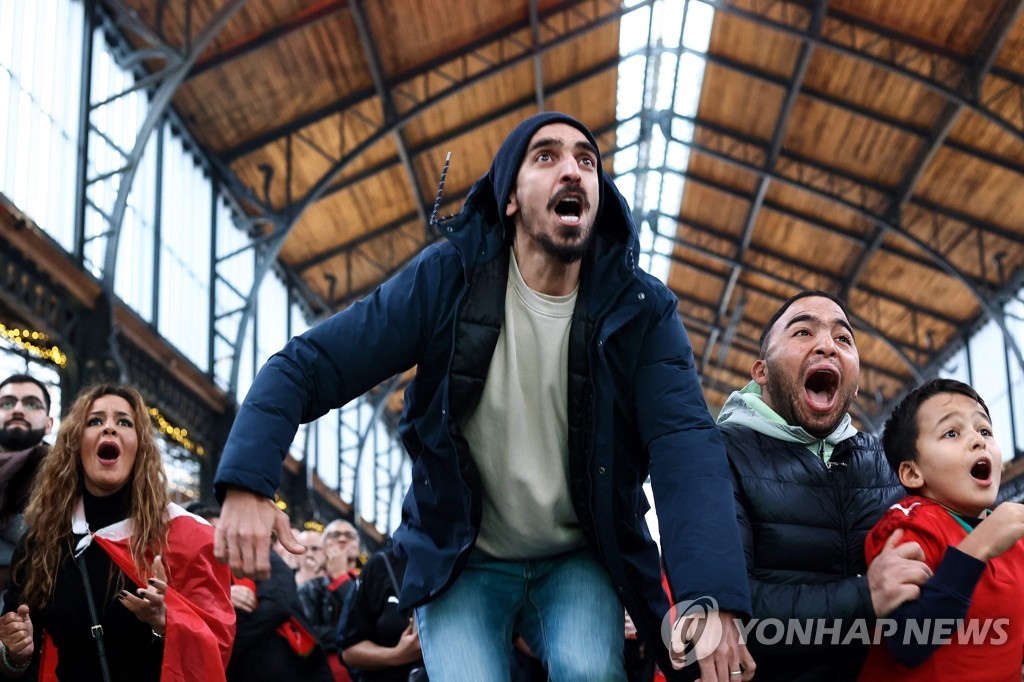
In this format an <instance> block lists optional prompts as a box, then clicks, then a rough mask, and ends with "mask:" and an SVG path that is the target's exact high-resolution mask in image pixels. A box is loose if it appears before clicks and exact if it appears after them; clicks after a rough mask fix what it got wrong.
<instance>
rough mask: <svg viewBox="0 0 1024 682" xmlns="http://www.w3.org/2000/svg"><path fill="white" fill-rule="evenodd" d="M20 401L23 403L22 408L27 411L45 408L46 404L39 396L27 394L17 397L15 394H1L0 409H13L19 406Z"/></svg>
mask: <svg viewBox="0 0 1024 682" xmlns="http://www.w3.org/2000/svg"><path fill="white" fill-rule="evenodd" d="M18 403H21V409H22V410H24V411H25V412H35V411H37V410H45V409H46V405H44V404H43V401H42V400H40V399H39V398H33V397H32V396H26V397H24V398H15V397H14V396H13V395H5V396H0V410H13V409H14V408H15V407H17V405H18Z"/></svg>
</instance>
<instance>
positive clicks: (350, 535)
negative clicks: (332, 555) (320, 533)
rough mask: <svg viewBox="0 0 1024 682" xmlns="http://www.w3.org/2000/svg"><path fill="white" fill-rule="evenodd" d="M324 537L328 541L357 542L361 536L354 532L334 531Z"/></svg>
mask: <svg viewBox="0 0 1024 682" xmlns="http://www.w3.org/2000/svg"><path fill="white" fill-rule="evenodd" d="M324 537H325V538H326V539H328V540H340V539H341V538H345V539H346V540H355V539H356V538H357V537H359V534H358V533H356V532H355V531H354V530H332V531H331V532H330V533H324Z"/></svg>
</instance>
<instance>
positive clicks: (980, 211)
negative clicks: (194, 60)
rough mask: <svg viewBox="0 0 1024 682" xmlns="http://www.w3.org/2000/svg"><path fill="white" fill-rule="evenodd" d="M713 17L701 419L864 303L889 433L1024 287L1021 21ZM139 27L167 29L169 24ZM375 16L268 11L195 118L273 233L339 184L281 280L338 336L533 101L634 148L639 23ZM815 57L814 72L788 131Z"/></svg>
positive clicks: (449, 3)
mask: <svg viewBox="0 0 1024 682" xmlns="http://www.w3.org/2000/svg"><path fill="white" fill-rule="evenodd" d="M697 1H698V0H693V2H697ZM709 1H710V2H711V3H712V4H714V5H717V6H719V11H717V13H716V15H715V19H714V23H713V25H712V31H711V41H710V46H709V57H708V60H707V66H706V69H705V71H704V75H703V81H702V90H701V93H700V99H699V102H698V106H697V108H696V114H695V119H694V120H693V121H688V120H687V119H686V117H682V116H677V117H676V118H675V119H673V120H671V121H669V122H668V125H667V126H666V128H665V129H666V130H670V131H671V136H672V138H673V139H674V140H675V142H673V144H672V145H671V149H672V152H671V153H670V162H674V161H676V160H677V159H680V158H681V157H682V152H680V149H681V148H682V147H683V146H689V147H690V150H689V156H688V158H689V164H688V166H687V168H686V171H685V173H686V174H687V176H688V177H687V179H686V180H685V182H684V185H683V193H682V199H681V201H680V205H679V210H678V213H676V217H677V227H676V229H675V232H674V234H671V235H664V236H666V237H668V238H670V239H671V241H672V244H673V246H672V249H671V261H672V262H671V265H670V267H669V270H668V283H669V286H670V287H671V288H672V289H673V290H674V291H676V292H677V293H678V295H679V297H680V312H681V315H682V316H683V319H684V320H685V321H686V323H687V325H688V329H689V331H690V336H691V338H692V340H693V345H694V349H695V352H696V353H697V357H698V358H699V359H701V358H703V357H705V356H707V358H708V362H707V363H706V366H704V367H702V370H703V378H704V381H705V392H706V396H707V399H708V401H709V403H710V404H711V405H712V407H713V408H715V409H717V406H718V405H720V404H721V402H722V401H724V399H725V398H726V397H727V395H728V389H729V387H732V388H736V387H739V386H741V385H742V384H743V383H745V382H746V380H747V378H748V377H749V369H750V364H751V363H752V362H753V360H754V359H755V358H756V353H757V337H758V335H759V334H760V328H761V326H762V325H763V324H764V323H765V321H766V320H767V319H768V317H769V316H770V315H771V313H772V312H773V311H774V310H775V308H776V307H777V306H778V305H779V304H780V303H781V302H782V301H783V300H784V299H785V298H787V297H788V296H789V295H791V294H792V293H795V292H796V291H797V290H798V289H800V288H805V287H822V288H827V289H831V290H835V291H845V290H847V289H849V291H848V293H849V299H850V303H851V308H852V312H853V313H854V315H855V316H856V318H857V319H858V320H859V324H860V328H859V329H858V343H859V346H860V349H861V354H862V359H863V362H864V372H863V385H862V392H861V393H862V395H861V397H860V398H858V403H857V405H858V407H857V410H858V414H859V415H860V417H859V418H863V419H867V420H871V419H873V418H875V416H877V415H878V413H879V412H880V411H881V410H883V409H885V406H886V404H887V403H888V401H890V400H892V399H893V398H894V397H896V396H898V394H899V393H900V392H901V391H902V390H904V389H905V388H906V386H907V384H908V383H909V382H912V381H913V380H914V376H915V373H916V372H920V371H923V370H926V369H928V368H929V366H930V365H931V364H932V363H934V362H936V361H937V360H938V359H939V358H940V357H942V353H943V351H944V349H945V348H946V347H947V346H948V345H949V344H950V343H954V342H955V341H956V340H957V339H959V338H960V334H961V333H962V330H963V329H964V328H967V327H970V326H971V325H972V324H975V322H976V321H977V320H978V319H979V316H980V315H982V313H983V311H984V309H985V306H984V305H983V303H982V301H980V300H979V297H981V298H984V297H985V296H991V294H992V292H993V291H995V290H998V289H999V288H1000V287H1001V286H1003V285H1004V284H1005V283H1006V282H1007V281H1008V280H1009V278H1011V277H1013V276H1015V275H1019V273H1020V272H1022V270H1024V247H1022V243H1024V227H1021V226H1022V225H1024V199H1022V198H1021V197H1022V194H1021V192H1020V191H1019V189H1018V188H1019V187H1020V185H1021V180H1022V176H1024V104H1022V103H1021V102H1022V100H1021V98H1020V97H1019V94H1020V89H1021V88H1020V86H1019V85H1018V83H1020V82H1024V76H1021V75H1018V74H1024V22H1021V21H1020V20H1019V19H1018V20H1017V21H1016V22H1015V23H1014V24H1013V25H1012V26H1006V27H1001V26H1000V25H999V22H1000V21H1001V20H1002V19H1003V18H1005V17H1006V16H1009V15H1008V14H1006V13H1005V10H1006V8H1007V6H1006V5H1005V3H1004V1H1003V0H919V1H918V2H914V3H900V2H892V1H891V0H832V2H830V3H828V6H827V12H826V13H825V16H824V19H823V22H822V26H821V29H820V32H819V33H817V34H814V35H811V36H806V35H803V34H805V33H806V32H807V31H808V30H809V28H810V26H811V17H812V11H811V10H812V9H813V7H814V3H813V2H811V0H733V1H730V0H709ZM223 2H224V0H191V2H189V3H166V4H164V3H161V5H164V6H165V10H164V12H163V15H162V17H161V19H160V21H161V30H162V31H163V34H164V35H165V36H166V37H167V38H168V40H169V41H171V42H172V43H174V42H175V41H178V43H179V44H180V42H181V41H182V40H183V36H184V33H185V24H186V21H191V22H192V23H191V25H192V27H193V28H192V31H193V32H194V31H195V30H196V27H197V26H199V25H201V23H202V22H205V21H207V20H208V19H209V17H211V16H212V15H213V13H214V12H215V11H216V10H217V9H218V8H219V7H220V6H221V5H223ZM129 4H131V5H133V6H134V7H136V8H137V9H138V11H139V13H140V16H141V17H142V19H143V20H144V21H146V22H147V23H150V25H151V26H155V25H156V24H155V22H156V21H157V16H156V9H155V7H156V5H155V4H154V3H145V2H143V1H142V0H130V2H129ZM186 6H189V7H191V16H190V18H189V19H186V17H185V10H184V8H185V7H186ZM359 8H360V9H361V11H362V13H363V14H364V15H365V17H366V21H367V27H368V33H369V37H370V40H371V43H372V44H371V46H370V53H369V54H368V53H367V50H366V46H365V45H364V44H363V40H362V38H361V36H360V34H359V31H358V30H357V24H356V21H355V19H354V15H353V12H352V11H351V7H350V6H349V4H348V2H345V1H343V0H250V1H249V2H247V3H246V4H245V5H244V6H243V8H242V9H241V10H240V11H239V12H238V13H237V15H236V16H235V17H233V18H232V19H231V21H229V22H228V24H227V26H226V28H225V29H224V30H223V31H222V33H221V34H220V35H218V36H217V38H216V39H215V41H214V42H213V44H212V46H211V47H210V49H208V50H207V52H206V54H204V55H203V56H202V58H201V59H200V60H199V63H198V65H197V68H196V69H194V71H195V73H196V75H194V76H193V77H191V78H190V79H188V80H187V81H186V82H185V84H184V85H183V87H182V88H181V89H180V91H179V92H178V94H177V96H176V98H175V107H176V109H177V110H178V112H179V114H180V115H181V117H182V120H183V121H184V122H185V124H186V125H187V126H189V128H190V130H191V132H192V134H193V135H194V136H195V137H196V139H197V140H198V141H199V142H200V144H201V145H203V146H204V148H206V149H207V150H208V151H209V152H210V153H211V154H213V155H214V156H219V157H220V158H222V159H223V160H224V161H225V163H226V164H229V167H230V169H231V171H232V172H233V173H235V174H236V175H237V177H238V179H239V180H240V181H241V182H242V183H243V184H244V185H245V186H247V187H248V188H249V189H250V190H251V192H252V193H253V195H255V196H256V197H257V198H259V199H263V198H266V199H267V202H268V206H269V210H272V211H275V212H278V213H281V214H284V212H285V210H286V208H287V204H288V201H289V197H290V198H291V200H292V201H293V202H295V201H302V200H303V199H304V198H308V197H309V193H310V192H312V191H314V190H315V189H323V188H324V182H325V179H326V178H328V177H330V179H331V182H330V183H328V185H327V186H326V189H325V191H323V192H322V196H321V197H320V199H319V200H318V201H315V202H310V205H308V206H306V205H305V204H301V205H303V206H304V207H305V211H304V212H303V213H302V214H301V215H299V216H298V217H297V219H296V220H295V226H294V228H293V230H292V232H291V234H290V235H289V238H288V240H287V241H286V242H285V245H284V247H283V249H282V251H281V256H280V257H281V261H282V263H283V264H284V265H285V266H286V267H288V268H292V269H293V271H294V272H295V273H296V274H298V275H299V276H300V277H302V278H303V280H304V282H305V285H306V286H307V287H308V288H309V289H310V290H311V291H313V292H314V294H315V295H316V296H318V297H319V298H320V299H321V300H322V301H326V302H327V306H328V308H327V309H319V308H317V305H314V308H317V313H318V314H325V313H328V312H330V310H331V309H333V308H335V307H344V306H346V305H348V304H349V303H351V302H352V300H354V297H358V296H359V295H361V293H365V292H367V291H369V290H372V288H373V287H374V286H375V284H376V283H377V282H379V281H380V280H381V279H384V278H386V277H387V276H388V275H389V274H391V273H393V272H394V271H395V270H396V269H397V268H399V267H401V266H402V265H403V264H404V263H406V262H408V260H409V258H411V257H412V256H413V255H414V254H415V253H416V252H417V251H418V250H419V249H422V248H423V246H424V245H425V244H426V243H427V241H428V233H427V230H426V229H425V226H424V225H423V224H422V222H421V220H420V219H419V216H418V213H419V211H421V210H424V209H425V210H426V211H427V212H429V210H430V208H431V206H432V203H433V199H434V195H435V193H436V191H437V180H438V178H439V175H440V170H441V166H442V164H443V162H444V157H445V153H446V152H448V151H451V152H452V162H451V166H450V168H449V170H448V176H447V184H446V188H445V198H444V201H443V203H442V208H441V214H442V215H444V214H448V213H453V212H457V211H458V210H459V209H460V208H461V205H462V200H463V199H464V197H465V195H466V193H467V192H468V191H469V188H470V187H471V185H472V183H473V182H474V181H475V180H476V179H477V178H479V177H480V176H481V175H482V174H483V173H485V172H486V171H487V168H488V166H489V164H490V161H491V158H492V156H493V154H494V152H495V150H496V149H497V148H498V146H499V145H500V143H501V142H502V140H503V139H504V137H505V135H506V134H507V132H508V131H509V130H510V129H511V128H512V127H513V126H514V125H515V124H516V123H518V122H519V121H520V120H522V118H524V117H525V116H528V115H530V114H532V113H535V112H536V111H537V107H536V98H537V96H538V92H543V94H544V97H545V108H547V109H553V110H563V111H568V112H569V113H571V114H573V115H575V116H577V117H578V118H580V119H581V120H583V121H584V122H585V123H586V124H587V125H589V126H590V127H591V128H593V129H595V130H602V131H604V132H603V134H602V135H601V136H600V139H599V141H600V144H601V147H602V149H603V150H605V151H606V152H608V151H609V150H611V149H613V148H615V146H616V145H617V144H619V142H620V141H619V140H617V139H616V134H615V123H616V112H617V111H618V110H619V109H617V102H616V97H617V87H618V79H619V68H618V66H619V60H620V56H619V54H618V45H619V36H618V32H619V21H618V20H617V18H615V17H616V13H618V12H621V11H623V9H622V7H621V6H619V5H618V4H617V3H615V2H614V1H613V0H542V1H541V2H539V3H538V16H539V21H538V23H537V25H536V27H533V26H531V24H530V10H529V3H528V2H527V1H526V0H501V1H499V2H486V3H482V2H478V3H469V4H468V5H467V4H466V3H458V2H456V1H455V0H363V1H362V2H360V4H359ZM744 13H745V14H744ZM757 17H762V19H761V20H758V19H757ZM606 18H607V19H606ZM765 21H768V22H774V23H775V26H774V27H773V26H769V25H767V24H765V23H764V22H765ZM581 28H586V29H587V30H585V31H578V30H579V29H581ZM1002 28H1005V29H1006V33H1007V37H1006V39H1005V41H1003V42H1002V43H994V42H993V40H994V37H998V35H999V34H1000V32H1001V29H1002ZM990 44H997V45H998V46H999V48H1000V49H999V51H998V53H997V54H996V55H995V59H994V60H993V61H994V67H993V69H992V72H991V73H990V74H989V75H988V76H987V77H986V78H985V80H984V81H983V82H982V83H981V87H980V90H979V91H978V93H977V94H976V96H973V95H971V93H970V91H968V90H958V89H957V88H960V87H961V86H962V81H963V78H962V77H961V76H959V75H958V74H969V72H970V70H971V69H974V68H978V67H979V66H984V64H985V63H986V59H985V52H984V51H985V50H987V49H989V48H988V46H989V45H990ZM535 45H539V46H541V47H542V51H541V52H540V53H538V54H539V58H538V57H535V55H534V54H533V52H532V49H533V47H534V46H535ZM801 46H806V48H807V49H809V51H810V58H809V60H808V62H807V64H806V70H805V71H804V72H803V77H802V80H801V81H800V82H799V83H798V87H799V91H798V94H797V95H796V97H795V98H794V100H793V103H792V106H791V107H790V108H789V109H786V108H785V103H786V102H787V93H788V91H789V90H790V89H791V88H792V87H793V83H792V78H793V75H794V72H795V70H796V68H797V65H798V64H799V58H800V54H801ZM687 59H689V57H687ZM375 60H376V62H377V63H379V66H380V73H378V74H376V76H377V77H378V78H379V79H380V80H382V81H383V83H384V84H385V88H386V91H387V92H386V99H388V100H390V106H393V107H394V109H393V111H392V110H389V109H388V106H389V104H388V102H387V101H385V99H382V98H381V97H380V96H379V94H378V92H377V90H376V86H375V74H374V73H373V72H372V71H371V68H370V65H371V63H372V62H373V61H375ZM893 60H895V61H894V63H887V61H890V62H893ZM687 63H688V64H689V62H687ZM538 72H539V73H540V76H541V82H540V83H538V82H537V81H536V75H537V73H538ZM958 78H960V80H959V81H958V80H957V79H958ZM619 104H622V103H619ZM626 104H629V103H626ZM637 108H638V107H636V106H626V107H625V110H632V111H635V110H636V109H637ZM634 125H635V128H634V129H635V130H638V129H641V128H642V126H640V125H639V121H637V122H636V123H635V124H634ZM650 127H651V126H647V128H650ZM780 127H781V137H779V138H778V139H777V140H776V139H774V136H775V134H776V131H777V129H779V128H780ZM690 128H692V129H693V134H692V137H691V136H690V135H689V134H688V129H690ZM947 128H948V130H947ZM289 136H290V137H289ZM625 137H626V138H627V139H623V140H622V141H621V142H623V143H625V144H629V143H630V142H632V141H634V140H631V139H628V137H629V136H625ZM773 142H775V143H777V145H778V149H777V152H778V153H777V156H776V157H774V158H773V157H772V156H771V150H772V146H773ZM403 156H404V157H405V158H407V159H408V166H406V165H405V164H404V163H403V161H402V159H403ZM637 158H638V155H637V153H636V148H635V147H634V148H632V149H628V150H627V151H626V152H624V153H623V154H622V156H621V157H620V160H621V163H622V165H623V166H626V165H628V166H629V167H623V168H621V169H613V167H612V155H611V154H608V153H606V155H605V159H604V161H605V165H606V167H607V168H608V169H609V170H619V171H621V172H628V173H634V172H636V168H635V167H634V166H635V163H636V159H637ZM267 169H270V171H269V172H270V175H269V181H268V171H267ZM289 177H290V185H289V186H287V187H286V182H287V179H288V178H289ZM759 188H760V189H761V190H762V193H763V200H761V199H758V190H759ZM265 192H266V196H265ZM628 198H629V199H630V202H631V203H632V202H633V197H628ZM754 208H757V214H756V215H753V216H751V211H752V210H753V209H754ZM748 224H749V225H750V226H751V228H752V231H751V233H750V234H749V235H748V236H749V239H748V240H746V241H744V234H743V233H744V228H745V227H746V226H747V225H748ZM662 225H664V223H663V224H662ZM659 229H664V227H662V226H659ZM429 238H430V239H432V238H433V237H429ZM731 279H735V281H736V286H735V288H734V289H733V290H732V291H729V288H728V282H729V281H730V280H731ZM727 292H729V293H730V298H729V300H728V301H726V304H725V305H724V307H723V305H722V297H723V296H724V295H725V294H726V293H727ZM741 302H742V308H741V309H740V310H737V308H739V307H740V306H741ZM720 313H724V314H720ZM733 318H735V321H736V324H735V326H734V328H733V329H731V330H730V329H728V325H729V323H730V320H731V319H733ZM879 332H882V333H884V334H885V335H886V338H882V337H881V336H878V334H879ZM712 338H714V339H715V343H716V346H715V347H713V348H710V349H707V352H705V350H706V349H705V346H706V344H707V343H708V342H709V341H710V340H711V339H712ZM723 341H727V342H728V344H729V345H728V346H727V347H724V348H722V347H721V345H722V344H723ZM399 403H400V400H399ZM396 409H397V408H396Z"/></svg>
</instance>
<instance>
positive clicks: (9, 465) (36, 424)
mask: <svg viewBox="0 0 1024 682" xmlns="http://www.w3.org/2000/svg"><path fill="white" fill-rule="evenodd" d="M52 428H53V417H51V416H50V394H49V392H48V391H47V390H46V386H45V385H44V384H43V383H42V382H41V381H39V380H38V379H35V378H33V377H30V376H29V375H27V374H14V375H11V376H9V377H7V378H6V379H4V381H3V382H2V383H0V591H3V590H5V589H7V578H8V576H9V574H10V567H11V553H12V552H13V551H14V545H15V543H16V542H17V541H18V538H19V537H21V534H22V532H24V523H23V521H22V517H21V513H22V512H23V511H24V510H25V503H26V502H27V501H28V494H29V491H30V488H31V487H32V479H33V478H34V477H35V474H36V469H37V468H38V467H39V464H40V463H41V462H42V461H43V457H44V456H45V455H46V451H47V450H48V449H49V445H47V444H46V443H44V442H43V436H45V435H47V434H48V433H50V430H51V429H52Z"/></svg>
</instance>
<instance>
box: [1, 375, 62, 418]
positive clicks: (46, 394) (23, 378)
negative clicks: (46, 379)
mask: <svg viewBox="0 0 1024 682" xmlns="http://www.w3.org/2000/svg"><path fill="white" fill-rule="evenodd" d="M7 384H35V385H36V386H38V387H39V390H40V391H42V392H43V404H44V405H45V406H46V414H50V390H49V389H48V388H46V384H44V383H43V382H41V381H40V380H39V379H36V378H35V377H34V376H31V375H28V374H12V375H11V376H9V377H7V378H6V379H4V380H3V381H0V388H3V387H4V386H6V385H7Z"/></svg>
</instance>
